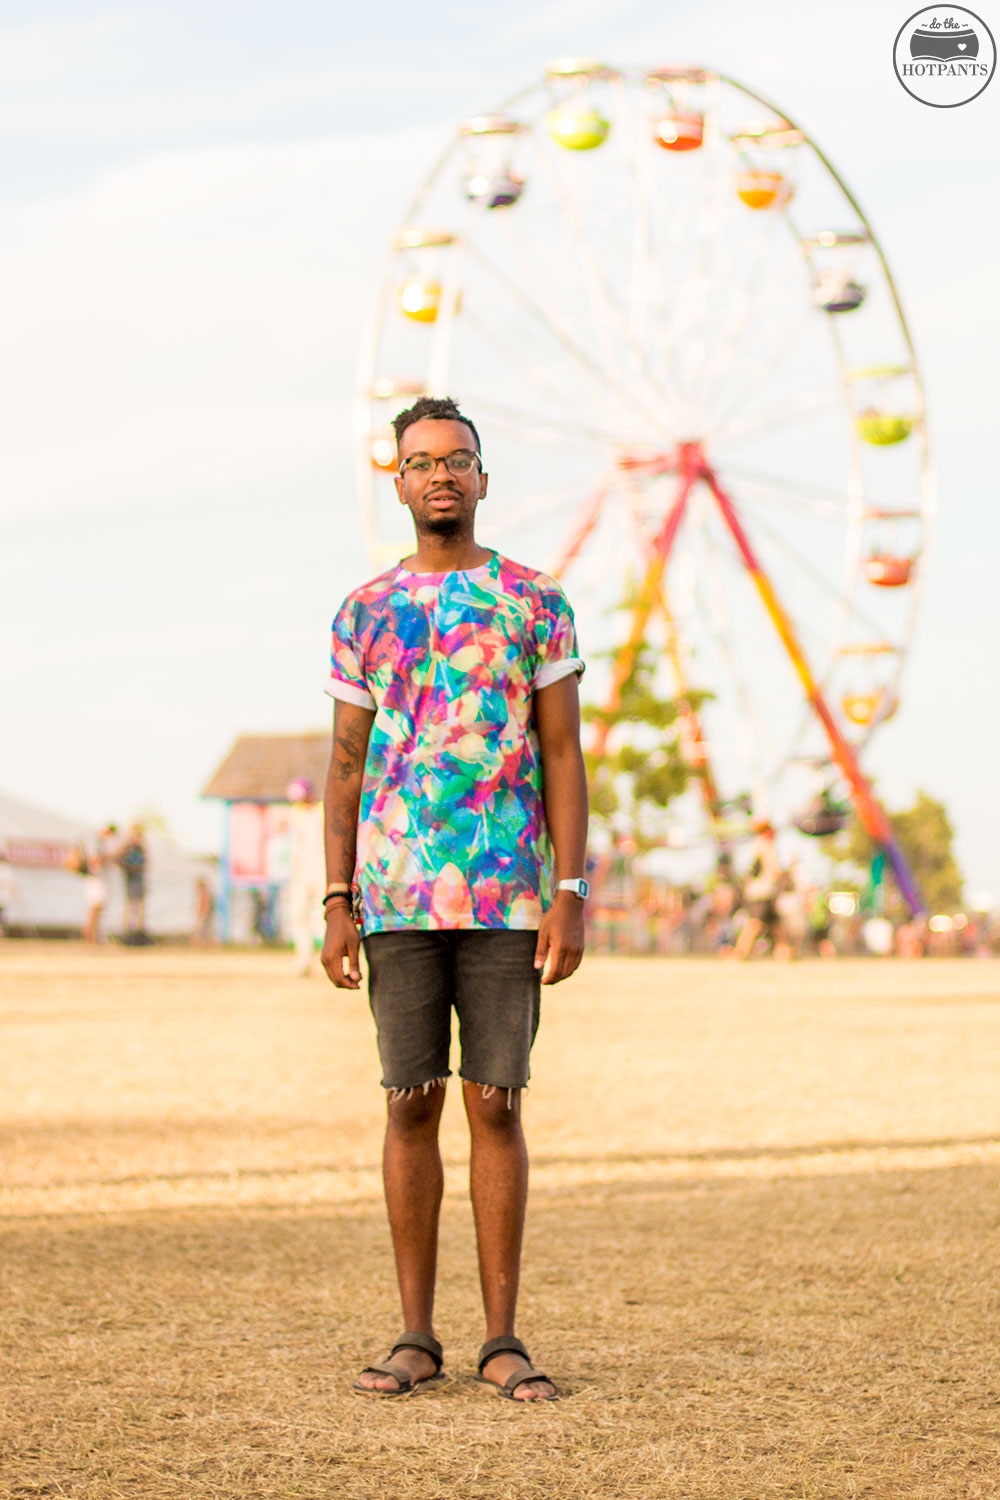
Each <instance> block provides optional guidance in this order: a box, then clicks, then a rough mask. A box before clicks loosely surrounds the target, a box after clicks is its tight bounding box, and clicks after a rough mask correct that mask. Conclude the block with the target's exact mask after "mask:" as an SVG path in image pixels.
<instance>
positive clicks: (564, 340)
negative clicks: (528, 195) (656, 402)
mask: <svg viewBox="0 0 1000 1500" xmlns="http://www.w3.org/2000/svg"><path fill="white" fill-rule="evenodd" d="M469 252H470V255H472V256H473V257H474V258H475V259H476V261H477V262H478V263H479V264H480V265H481V266H482V267H483V268H484V270H486V271H488V272H489V273H490V274H491V275H492V276H493V277H495V279H496V280H497V281H498V282H499V283H500V284H501V285H502V286H503V287H504V289H505V290H506V291H507V293H508V294H509V295H510V296H511V297H512V298H513V299H514V301H515V302H517V303H518V304H519V305H520V306H521V307H522V308H523V309H524V310H525V312H528V313H530V314H531V316H532V317H533V318H534V319H535V320H536V321H537V322H538V323H539V324H540V325H541V326H542V327H543V328H545V329H546V330H547V331H548V333H549V334H550V335H551V337H552V338H554V339H555V340H556V342H557V343H558V344H560V345H561V347H562V348H563V349H564V350H565V351H566V353H567V354H568V355H569V356H570V357H571V358H572V360H573V361H574V363H575V364H576V365H578V366H579V368H580V369H582V370H585V371H586V373H587V375H588V377H589V378H590V379H591V380H593V381H594V382H595V383H596V386H597V390H598V393H599V394H601V395H603V394H604V392H606V391H607V390H608V389H611V390H615V391H617V392H618V393H619V395H622V396H624V397H625V398H626V399H627V400H628V401H629V402H630V403H633V404H635V405H638V406H641V407H642V408H643V409H644V410H645V413H646V416H647V418H649V419H650V420H652V421H653V422H658V415H657V413H656V411H655V409H654V408H652V407H649V406H647V405H646V403H645V401H644V400H637V397H636V392H635V391H634V390H632V389H631V388H630V387H628V386H627V385H625V384H624V383H623V382H622V381H620V380H619V379H617V377H615V376H614V375H613V374H611V373H610V372H609V371H607V370H604V369H602V367H601V365H600V364H599V363H598V362H597V361H596V360H594V359H592V358H591V357H590V355H589V354H588V353H587V352H586V350H585V349H582V348H581V347H580V345H579V344H578V343H577V341H576V339H574V337H573V335H572V334H571V333H570V331H569V329H568V328H567V327H566V326H565V325H564V324H563V323H562V322H561V320H557V319H556V318H555V317H553V316H551V315H550V314H549V313H548V312H546V310H545V309H544V308H543V307H541V306H539V304H538V303H537V302H536V301H535V299H534V298H533V297H532V296H530V295H529V294H528V293H527V292H526V291H524V289H523V288H522V287H521V286H519V285H518V283H517V282H516V281H513V280H512V279H511V278H510V277H509V276H508V275H507V274H506V272H505V271H503V270H502V269H501V268H500V267H499V266H497V265H495V264H494V263H493V261H491V260H490V258H489V257H488V256H486V255H484V254H483V252H482V251H481V250H480V249H479V248H478V247H473V246H470V247H469Z"/></svg>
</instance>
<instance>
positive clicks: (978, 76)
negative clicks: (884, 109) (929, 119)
mask: <svg viewBox="0 0 1000 1500" xmlns="http://www.w3.org/2000/svg"><path fill="white" fill-rule="evenodd" d="M892 64H893V67H894V68H895V69H896V77H897V78H898V79H899V81H900V83H901V84H902V85H903V87H904V89H905V90H906V92H907V93H908V94H910V95H911V96H912V97H913V98H914V99H919V100H920V103H921V104H930V105H931V106H932V108H934V109H954V108H955V107H956V106H957V105H959V104H968V103H969V101H970V100H972V99H975V98H977V97H978V95H979V94H981V93H982V92H983V89H984V88H985V87H986V85H987V84H988V83H989V81H990V79H991V78H992V77H993V74H994V72H995V71H996V65H997V48H996V42H995V41H994V40H993V33H992V31H991V30H990V28H989V27H988V26H987V24H986V22H985V21H983V20H981V19H980V18H979V16H977V15H976V14H975V13H974V12H973V11H971V10H964V9H963V8H962V6H960V5H951V6H942V5H931V6H928V7H927V9H926V10H918V11H917V12H916V14H915V15H912V16H911V17H910V19H909V20H908V21H905V22H904V23H903V25H902V26H901V27H900V28H899V32H898V34H897V36H896V44H895V46H894V48H893V53H892Z"/></svg>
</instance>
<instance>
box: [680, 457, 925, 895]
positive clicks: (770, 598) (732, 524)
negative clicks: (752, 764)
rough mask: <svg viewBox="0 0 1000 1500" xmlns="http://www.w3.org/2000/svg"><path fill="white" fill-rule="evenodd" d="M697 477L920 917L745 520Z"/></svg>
mask: <svg viewBox="0 0 1000 1500" xmlns="http://www.w3.org/2000/svg"><path fill="white" fill-rule="evenodd" d="M698 478H700V479H701V480H703V481H704V483H705V484H706V485H707V486H708V488H709V490H710V491H711V493H712V495H713V496H714V498H715V500H716V503H717V504H718V507H719V510H720V511H721V513H722V518H723V520H724V521H725V523H726V526H727V527H728V529H729V531H730V533H731V535H732V538H733V540H734V542H735V543H736V547H737V550H738V552H739V554H740V559H741V561H742V563H743V566H744V567H745V568H746V571H747V572H748V573H749V575H750V578H751V580H752V581H753V583H754V586H755V587H756V589H757V592H758V593H759V594H760V597H761V600H762V601H763V604H764V608H765V609H766V610H767V613H768V615H769V617H770V619H771V623H772V624H773V625H774V628H775V630H776V631H777V632H778V636H779V638H780V640H781V643H782V645H783V646H784V648H785V650H786V652H787V653H788V656H789V659H790V660H791V663H792V666H793V667H794V668H795V671H796V674H797V675H798V678H799V681H800V682H801V683H802V686H803V688H804V690H805V694H806V698H807V700H808V702H809V704H810V706H811V707H812V710H813V712H814V713H815V715H816V717H817V718H818V719H819V721H820V723H821V724H822V726H823V729H824V732H825V734H826V737H827V740H828V742H829V745H830V754H831V756H832V757H833V760H834V762H835V763H836V765H837V766H839V768H840V770H841V772H842V773H843V776H844V778H845V780H846V781H847V784H848V786H849V787H850V791H851V800H852V802H853V803H854V807H855V810H856V812H857V814H858V819H859V821H860V823H861V826H862V828H863V829H864V830H865V832H866V833H867V834H868V836H869V838H872V839H874V840H875V842H876V843H877V844H878V846H879V848H880V849H881V850H882V851H883V853H884V854H885V857H886V859H887V860H888V862H889V865H890V868H891V869H892V872H893V874H894V875H895V877H896V883H897V885H898V886H899V891H900V894H901V896H902V897H903V900H904V901H905V902H906V904H907V906H908V907H909V909H910V912H911V913H912V915H914V916H919V915H921V914H922V913H924V912H926V910H927V904H926V902H925V901H924V899H923V896H922V895H921V892H920V887H919V885H918V884H917V882H916V879H915V878H914V875H913V872H912V870H911V869H910V866H909V864H908V862H907V859H906V856H905V854H904V853H903V851H902V849H901V848H900V846H899V844H898V842H897V840H896V837H895V835H894V834H893V831H892V824H891V823H890V822H889V817H888V814H887V813H886V811H885V808H884V807H883V806H882V804H881V802H880V801H879V800H878V798H877V797H876V795H875V793H874V791H873V790H872V787H871V783H870V782H869V781H868V779H867V777H866V776H865V775H864V773H863V771H862V770H861V767H860V765H859V764H858V759H857V756H856V755H855V753H854V750H853V748H852V746H851V745H850V744H849V743H848V741H847V740H846V739H845V737H844V735H843V734H842V733H841V731H840V729H839V728H838V727H837V723H836V720H835V719H834V717H833V715H832V713H831V712H830V708H829V706H828V704H827V702H826V698H825V696H824V694H823V689H822V688H821V686H820V684H819V682H818V681H817V679H816V677H815V676H814V675H813V671H812V668H811V667H810V665H809V661H808V658H807V657H806V654H805V652H804V650H803V649H802V646H801V644H800V642H799V639H798V636H797V635H796V633H795V629H794V626H793V625H792V622H791V620H790V618H789V616H788V615H787V614H786V612H785V610H784V607H783V606H782V604H781V601H780V599H779V598H778V595H777V592H776V591H775V588H774V585H773V584H772V583H771V580H770V579H769V578H768V576H767V573H766V572H765V570H764V568H763V566H762V565H761V562H760V559H759V558H758V557H757V554H756V552H755V551H754V549H753V545H752V543H751V541H750V538H749V537H748V536H747V533H746V531H745V530H744V529H743V524H742V522H741V521H740V518H739V514H738V512H737V510H736V507H735V505H734V504H733V501H732V500H731V499H730V497H729V495H727V493H726V491H725V490H724V489H723V488H722V486H721V484H720V483H719V480H718V478H717V476H716V474H715V471H714V469H713V468H712V466H711V464H709V463H708V461H707V460H706V459H704V458H703V460H702V468H701V472H700V473H699V475H698Z"/></svg>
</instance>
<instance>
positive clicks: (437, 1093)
mask: <svg viewBox="0 0 1000 1500" xmlns="http://www.w3.org/2000/svg"><path fill="white" fill-rule="evenodd" d="M443 1108H444V1086H443V1085H442V1084H436V1085H435V1086H434V1087H433V1088H430V1089H428V1090H427V1093H426V1094H425V1093H424V1092H423V1090H422V1089H416V1090H415V1091H414V1093H412V1094H411V1095H410V1097H409V1098H406V1097H405V1096H404V1097H401V1098H398V1099H392V1098H390V1099H389V1103H388V1118H387V1121H386V1128H385V1146H384V1148H383V1152H382V1178H383V1182H384V1184H385V1201H386V1207H387V1208H388V1210H389V1228H390V1230H391V1231H392V1248H393V1251H394V1252H395V1256H396V1279H397V1281H398V1282H399V1298H400V1301H401V1303H402V1305H403V1326H404V1328H408V1329H411V1330H413V1331H414V1332H417V1333H429V1334H433V1333H434V1326H433V1315H434V1281H435V1277H436V1275H437V1246H438V1219H439V1217H440V1213H441V1197H442V1194H443V1192H444V1170H443V1168H442V1166H441V1151H440V1148H439V1146H438V1127H439V1125H440V1123H441V1111H442V1109H443ZM393 1364H400V1365H402V1366H403V1367H404V1369H406V1370H408V1371H409V1374H410V1379H411V1380H424V1379H426V1378H427V1377H428V1376H430V1375H433V1374H434V1371H435V1369H436V1366H435V1364H434V1361H433V1360H432V1359H431V1357H430V1355H429V1354H425V1353H424V1352H423V1350H421V1349H400V1350H399V1352H398V1353H397V1354H394V1355H393ZM358 1384H359V1385H365V1386H368V1387H369V1388H370V1389H371V1390H379V1391H392V1390H395V1389H396V1385H397V1382H396V1381H395V1380H393V1378H392V1376H391V1375H373V1374H364V1375H362V1376H361V1377H360V1379H359V1381H358Z"/></svg>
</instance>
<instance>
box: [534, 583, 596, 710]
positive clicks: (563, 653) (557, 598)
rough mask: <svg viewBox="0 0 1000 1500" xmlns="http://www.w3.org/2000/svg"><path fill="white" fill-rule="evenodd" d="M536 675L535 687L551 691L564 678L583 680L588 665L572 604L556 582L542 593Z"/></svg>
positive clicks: (537, 620) (536, 628) (536, 637)
mask: <svg viewBox="0 0 1000 1500" xmlns="http://www.w3.org/2000/svg"><path fill="white" fill-rule="evenodd" d="M535 649H536V658H535V673H534V676H533V677H532V679H531V686H532V688H533V689H534V691H535V692H537V691H538V690H539V688H544V687H550V686H551V685H552V683H553V682H558V681H559V680H560V678H562V677H569V676H570V675H571V674H575V675H576V676H577V677H582V676H583V673H584V661H583V657H582V656H581V655H580V648H579V646H578V645H577V640H576V622H575V621H574V619H573V610H572V608H571V607H570V603H569V600H568V599H567V598H566V595H565V594H564V593H563V591H562V589H561V588H560V587H559V585H558V584H557V583H556V582H555V580H554V579H549V580H548V587H547V588H545V589H544V590H543V592H542V595H541V598H540V600H539V606H538V612H537V615H536V618H535Z"/></svg>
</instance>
